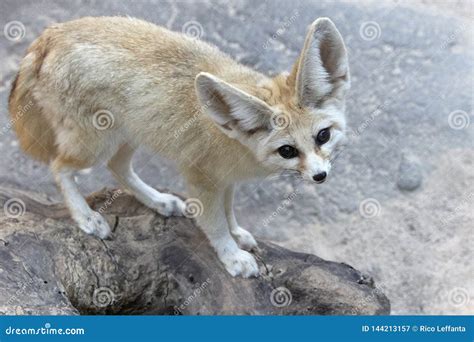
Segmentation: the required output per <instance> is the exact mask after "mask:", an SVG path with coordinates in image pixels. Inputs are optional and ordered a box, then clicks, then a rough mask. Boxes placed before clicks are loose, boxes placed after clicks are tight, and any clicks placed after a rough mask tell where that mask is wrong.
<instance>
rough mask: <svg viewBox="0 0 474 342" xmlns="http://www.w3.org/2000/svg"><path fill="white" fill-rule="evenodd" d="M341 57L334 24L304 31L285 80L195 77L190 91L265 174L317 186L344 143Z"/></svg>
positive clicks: (345, 76) (345, 84) (345, 78)
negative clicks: (236, 81)
mask: <svg viewBox="0 0 474 342" xmlns="http://www.w3.org/2000/svg"><path fill="white" fill-rule="evenodd" d="M349 84H350V81H349V67H348V61H347V52H346V49H345V46H344V42H343V40H342V37H341V35H340V34H339V32H338V31H337V29H336V27H335V26H334V24H333V23H332V22H331V21H330V20H329V19H325V18H321V19H318V20H316V21H315V22H314V23H313V24H312V25H311V27H310V29H309V32H308V35H307V37H306V40H305V45H304V48H303V51H302V52H301V55H300V57H299V59H298V61H297V62H296V63H295V65H294V67H293V70H292V72H291V73H290V74H282V75H279V76H277V77H275V78H274V79H264V80H257V83H256V84H247V83H246V84H230V83H227V82H225V81H223V80H221V79H219V78H217V77H215V76H213V75H210V74H207V73H201V74H199V75H198V76H197V78H196V91H197V94H198V98H199V100H200V101H201V102H203V103H204V102H205V103H207V104H208V105H207V106H206V108H207V113H208V114H209V116H210V117H211V118H212V119H213V120H214V122H215V123H216V124H217V125H218V127H219V128H220V129H221V130H222V131H223V132H224V133H226V134H227V135H228V136H229V137H231V138H234V139H237V140H239V141H240V142H241V143H242V144H244V145H245V146H247V147H248V148H249V150H250V151H251V153H253V154H254V155H255V157H256V159H257V160H258V161H259V162H260V164H261V166H262V167H263V168H265V169H266V170H268V171H269V172H272V173H274V172H282V171H283V172H284V171H289V172H294V173H297V174H298V175H301V176H302V177H303V178H304V179H306V180H311V181H315V182H317V183H322V182H323V181H324V180H325V179H326V177H327V175H328V174H329V172H330V169H331V160H333V159H334V157H335V156H336V154H337V151H338V150H339V148H340V147H341V146H342V144H343V142H344V140H345V126H346V123H345V117H344V110H345V95H346V92H347V90H348V89H349Z"/></svg>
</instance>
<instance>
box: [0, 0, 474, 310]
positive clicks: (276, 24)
mask: <svg viewBox="0 0 474 342" xmlns="http://www.w3.org/2000/svg"><path fill="white" fill-rule="evenodd" d="M87 15H94V16H98V15H130V16H135V17H139V18H143V19H145V20H148V21H151V22H154V23H158V24H161V25H164V26H167V27H168V28H171V29H173V30H176V31H182V30H185V31H187V32H188V33H189V34H198V35H199V36H201V39H203V40H206V41H209V42H212V43H214V44H216V45H217V46H219V47H220V48H221V49H223V50H224V51H226V52H228V53H229V54H231V55H232V56H234V57H235V58H236V59H237V60H239V61H240V62H242V63H245V64H248V65H251V66H253V67H255V68H256V69H258V70H260V71H262V72H266V73H270V74H273V73H276V72H278V71H281V70H285V69H286V70H288V69H290V68H291V66H292V63H293V62H294V60H295V59H296V57H297V55H298V53H299V50H300V48H301V46H302V44H303V39H304V35H305V31H306V27H307V26H308V25H309V24H310V23H311V22H312V21H313V20H314V19H315V18H317V17H320V16H328V17H330V18H332V20H333V21H334V22H335V23H336V25H337V26H338V28H339V30H340V31H341V33H342V35H343V36H344V39H345V41H346V44H347V46H348V48H349V51H350V60H351V70H352V84H353V86H352V90H351V94H350V97H349V100H348V112H347V117H348V120H349V125H350V133H349V135H350V139H351V140H350V144H349V145H348V147H347V148H346V149H345V151H344V152H343V153H342V154H341V156H340V157H339V158H338V160H337V162H336V163H335V165H334V168H333V172H332V173H331V177H330V179H329V181H328V182H326V183H325V184H323V185H319V186H316V185H314V184H306V183H298V182H297V181H296V180H294V179H291V178H282V177H275V178H274V179H266V180H259V181H253V182H251V183H248V184H242V185H241V186H240V188H239V192H238V196H237V201H236V207H237V208H236V209H237V215H238V218H239V220H240V223H241V225H242V226H245V227H247V228H248V229H249V230H250V231H252V232H253V233H254V234H255V235H256V236H257V237H259V238H260V239H266V240H270V241H273V242H275V243H277V244H279V245H282V246H285V247H288V248H291V249H294V250H297V251H302V252H307V253H314V254H317V255H318V256H320V257H322V258H326V259H331V260H334V261H341V262H342V261H343V262H347V263H349V264H351V265H352V266H354V267H356V268H357V269H359V270H361V271H362V272H364V273H367V274H370V275H371V276H373V277H374V279H375V281H376V283H377V284H378V286H379V287H381V288H382V290H383V291H384V292H385V294H387V296H388V297H389V298H390V300H391V303H392V310H393V313H394V314H473V313H474V301H473V298H474V286H473V285H474V284H473V283H474V282H473V278H474V276H473V275H474V267H473V264H472V260H473V254H474V253H473V247H472V246H473V242H474V241H473V240H474V239H473V238H474V230H473V222H474V215H473V211H472V203H473V197H474V187H473V178H474V172H473V160H474V146H473V141H474V140H473V138H474V136H473V126H474V125H473V123H472V121H473V119H474V118H473V115H472V107H473V89H474V86H473V85H474V84H473V60H474V59H473V38H474V36H473V34H474V32H473V23H472V20H473V18H474V11H473V3H472V1H449V2H448V1H445V2H437V1H432V0H429V1H385V2H383V1H360V2H355V1H354V2H334V1H318V2H310V1H296V0H295V1H250V0H249V1H233V2H227V1H212V2H210V1H186V2H177V3H175V2H168V1H158V0H149V1H133V2H132V1H111V0H109V1H92V0H76V1H53V0H49V1H27V0H22V1H17V0H4V1H2V2H1V3H0V28H5V27H6V25H7V23H10V22H11V21H19V22H21V23H22V24H23V26H24V28H25V30H24V31H22V30H20V31H21V32H20V34H21V35H20V38H21V39H18V40H13V39H11V32H10V34H9V33H8V32H4V35H3V36H0V60H1V64H0V110H1V115H0V184H1V185H2V186H7V185H8V186H14V187H18V188H21V189H26V190H34V191H37V192H41V193H44V194H45V195H46V196H48V197H50V198H57V199H60V197H59V196H58V193H57V191H56V187H55V184H54V181H53V179H52V177H51V175H50V174H49V172H48V168H47V167H46V166H44V165H41V164H39V163H37V162H35V161H33V160H31V159H30V158H29V157H27V156H26V155H24V154H23V153H22V152H21V151H20V150H19V148H18V143H17V140H16V138H15V135H14V134H13V132H12V131H11V129H10V127H11V124H10V122H9V117H8V115H7V97H8V92H9V87H10V84H11V82H12V79H13V78H14V75H15V73H16V71H17V69H18V64H19V61H20V59H21V57H22V56H23V54H24V52H25V50H26V48H27V47H28V45H29V44H30V43H31V42H32V40H33V39H34V38H35V37H36V36H37V35H38V34H40V32H41V31H42V30H43V28H44V27H45V26H47V25H49V24H52V23H55V22H61V21H66V20H69V19H72V18H78V17H82V16H87ZM23 33H24V36H23V37H21V36H22V34H23ZM8 38H10V39H8ZM135 167H136V169H137V171H138V172H139V174H140V175H141V176H142V177H143V178H144V179H145V180H146V181H148V182H149V183H150V184H152V185H153V186H156V187H161V188H163V187H165V188H169V189H172V190H174V191H181V192H183V191H184V187H183V181H182V179H181V178H180V177H179V175H177V174H176V171H175V169H174V167H173V165H172V163H171V162H168V161H164V160H162V159H160V158H159V157H157V156H155V155H153V154H151V153H150V152H149V151H145V150H144V151H141V153H140V155H139V156H137V158H136V159H135ZM77 179H78V182H79V183H80V185H81V189H82V191H83V192H84V193H85V194H86V193H90V192H92V191H95V190H98V189H100V188H102V187H104V186H112V185H116V184H115V183H114V181H113V180H112V178H111V176H110V175H109V173H108V171H107V170H106V169H105V168H104V167H103V166H99V167H98V168H97V169H94V170H93V171H86V172H82V173H81V174H79V175H78V178H77ZM26 210H28V208H26Z"/></svg>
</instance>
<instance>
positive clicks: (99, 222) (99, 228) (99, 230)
mask: <svg viewBox="0 0 474 342" xmlns="http://www.w3.org/2000/svg"><path fill="white" fill-rule="evenodd" d="M76 222H77V224H78V225H79V228H81V229H82V230H83V231H85V232H86V233H87V234H91V235H95V236H97V237H99V238H101V239H106V238H108V237H110V235H111V229H110V227H109V224H108V223H107V221H106V220H105V218H104V217H103V216H102V215H101V214H99V213H97V212H95V211H92V210H91V212H90V213H89V214H88V215H85V216H81V217H78V218H76Z"/></svg>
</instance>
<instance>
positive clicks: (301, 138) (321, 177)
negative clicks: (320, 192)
mask: <svg viewBox="0 0 474 342" xmlns="http://www.w3.org/2000/svg"><path fill="white" fill-rule="evenodd" d="M275 113H276V114H275V115H274V117H273V118H272V121H271V129H270V130H269V131H267V132H263V131H262V132H257V133H256V134H255V135H254V136H253V137H251V138H250V141H251V145H253V150H254V152H255V154H256V157H257V159H258V160H259V161H260V162H261V163H262V164H263V165H264V167H266V168H267V169H269V170H271V171H272V172H282V171H283V172H290V173H296V174H298V175H300V176H302V177H303V178H304V179H306V180H309V181H314V182H317V183H322V182H324V181H325V179H326V177H327V176H328V175H329V172H330V170H331V161H332V160H333V159H334V157H335V156H336V155H337V151H338V150H339V149H340V148H341V147H342V145H343V143H344V140H345V134H344V132H345V119H344V115H343V108H338V107H337V104H327V105H325V106H321V107H319V108H291V107H290V108H288V107H283V106H282V107H281V108H278V109H276V111H275Z"/></svg>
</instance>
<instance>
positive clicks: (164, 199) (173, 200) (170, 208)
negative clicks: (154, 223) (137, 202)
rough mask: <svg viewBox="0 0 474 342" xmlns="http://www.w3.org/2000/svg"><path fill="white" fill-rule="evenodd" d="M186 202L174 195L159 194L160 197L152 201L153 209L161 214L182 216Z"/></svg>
mask: <svg viewBox="0 0 474 342" xmlns="http://www.w3.org/2000/svg"><path fill="white" fill-rule="evenodd" d="M185 208H186V204H184V202H183V200H182V199H181V198H179V197H177V196H175V195H170V194H160V197H159V198H158V199H156V200H154V201H153V209H155V210H156V211H157V212H158V213H160V214H161V215H163V216H167V217H168V216H183V214H184V210H185Z"/></svg>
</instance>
